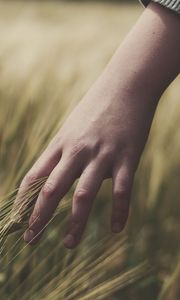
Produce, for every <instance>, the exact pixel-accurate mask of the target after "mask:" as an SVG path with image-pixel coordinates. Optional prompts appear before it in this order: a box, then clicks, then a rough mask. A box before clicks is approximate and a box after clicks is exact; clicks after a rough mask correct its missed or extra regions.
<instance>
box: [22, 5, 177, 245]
mask: <svg viewBox="0 0 180 300" xmlns="http://www.w3.org/2000/svg"><path fill="white" fill-rule="evenodd" d="M179 32H180V16H179V15H178V14H176V13H174V12H172V11H170V10H168V9H166V8H164V7H162V6H160V5H159V4H155V3H150V4H149V6H148V7H147V8H146V9H145V10H144V12H143V14H142V15H141V17H140V18H139V20H138V21H137V23H136V24H135V26H134V27H133V29H132V30H131V32H130V33H129V34H128V36H127V37H126V39H125V40H124V41H123V43H122V44H121V45H120V47H119V48H118V49H117V51H116V53H115V54H114V55H113V57H112V59H111V60H110V62H109V63H108V65H107V66H106V68H105V70H104V71H103V73H102V74H101V75H100V77H99V78H98V79H97V81H96V82H95V83H94V84H93V86H92V87H91V89H90V90H89V91H88V92H87V94H86V95H85V96H84V97H83V99H82V100H81V101H80V102H79V104H78V105H77V106H76V108H75V109H74V110H73V111H72V113H71V114H70V115H69V117H68V118H67V119H66V121H65V123H64V124H63V126H62V127H61V128H60V130H59V131H58V133H57V134H56V136H55V137H54V138H53V140H52V141H51V142H50V144H49V145H48V147H47V148H46V150H45V151H44V152H43V154H42V155H41V156H40V158H39V159H38V160H37V161H36V162H35V164H34V165H33V166H32V168H31V170H30V171H29V172H28V174H26V176H25V178H24V179H23V181H22V183H21V186H20V192H21V191H22V190H23V191H24V190H26V189H27V188H28V186H29V185H30V184H31V183H32V182H33V181H34V180H36V179H38V178H41V177H44V176H48V179H47V181H46V182H45V184H44V186H43V188H42V190H41V191H40V193H39V196H38V198H37V200H36V203H35V207H34V210H33V213H32V215H31V217H30V220H29V228H28V229H27V230H26V232H25V234H24V240H25V241H26V242H30V243H32V244H35V243H36V242H38V240H39V239H40V237H41V235H42V232H41V231H42V229H43V227H44V226H45V225H46V224H47V222H48V221H49V220H50V218H51V217H52V215H53V213H54V211H55V209H56V207H57V205H58V204H59V201H60V200H61V199H62V198H63V197H64V196H65V194H66V193H67V192H68V191H69V189H70V187H71V186H72V184H73V183H74V181H75V180H76V179H77V178H79V181H78V184H77V186H76V189H75V192H74V195H73V199H72V212H71V217H70V220H69V224H68V228H67V232H66V235H65V238H64V245H65V247H67V248H74V247H76V246H77V245H78V243H79V242H80V239H81V237H82V233H83V231H84V229H85V226H86V223H87V220H88V216H89V214H90V211H91V208H92V205H93V201H94V199H95V197H96V194H97V192H98V191H99V189H100V187H101V184H102V182H103V180H104V179H106V178H112V213H111V230H112V232H114V233H118V232H121V231H122V230H123V228H124V226H125V224H126V221H127V218H128V212H129V204H130V199H131V190H132V186H133V180H134V176H135V173H136V170H137V167H138V164H139V160H140V158H141V155H142V152H143V150H144V147H145V144H146V141H147V139H148V135H149V131H150V127H151V123H152V120H153V116H154V113H155V110H156V107H157V105H158V101H159V99H160V97H161V95H162V93H163V92H164V90H165V89H166V88H167V87H168V86H169V84H170V83H171V82H172V81H173V80H174V79H175V78H176V77H177V75H178V74H179V70H180V58H179V53H180V34H179ZM39 232H41V233H40V234H39V235H38V236H37V237H36V238H35V239H33V238H34V236H35V235H37V234H38V233H39ZM32 239H33V241H31V240H32Z"/></svg>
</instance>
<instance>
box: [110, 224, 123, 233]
mask: <svg viewBox="0 0 180 300" xmlns="http://www.w3.org/2000/svg"><path fill="white" fill-rule="evenodd" d="M122 229H123V227H122V225H121V224H120V223H118V222H116V223H114V224H113V225H112V231H113V232H114V233H118V232H121V231H122Z"/></svg>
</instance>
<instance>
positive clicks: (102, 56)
mask: <svg viewBox="0 0 180 300" xmlns="http://www.w3.org/2000/svg"><path fill="white" fill-rule="evenodd" d="M143 9H144V8H143V7H142V6H141V5H140V3H139V2H138V0H137V1H135V0H134V1H108V0H107V1H84V0H83V1H80V0H79V1H68V0H67V1H43V0H41V1H30V0H28V1H15V0H14V1H7V0H6V1H0V182H1V185H0V196H1V198H2V199H1V203H2V205H4V203H5V199H6V197H5V195H7V194H9V193H10V192H12V191H14V190H15V188H17V187H18V185H19V183H20V181H21V179H22V178H23V176H24V175H25V173H26V171H27V170H28V169H29V168H30V166H31V165H32V163H33V162H34V161H35V160H36V158H37V157H38V156H39V155H40V153H41V152H42V151H43V149H44V148H45V147H46V146H47V144H48V142H49V140H50V139H51V137H52V136H53V135H54V133H55V132H56V131H57V128H59V127H60V126H61V124H62V123H63V120H64V119H65V118H66V116H67V115H68V113H69V112H70V111H71V110H72V109H73V107H74V106H75V105H76V103H77V102H78V101H79V100H80V99H81V98H82V96H83V95H84V94H85V93H86V92H87V90H88V88H89V87H90V86H91V85H92V84H93V82H94V81H95V80H96V79H97V77H98V76H99V75H100V73H101V72H102V70H103V68H104V67H105V65H106V63H107V62H108V61H109V59H110V58H111V56H112V55H113V53H114V51H115V50H116V48H117V47H118V46H119V45H120V43H121V42H122V40H123V38H124V37H125V36H126V35H127V33H128V32H129V30H130V29H131V28H132V26H133V24H135V22H136V20H137V19H138V17H139V16H140V15H141V13H142V12H143ZM120 76H123V74H121V75H120ZM179 87H180V78H179V77H178V78H177V79H176V81H174V83H173V84H172V85H171V86H170V87H169V88H168V90H167V91H166V92H165V93H164V95H163V97H162V99H161V100H160V102H159V105H158V108H157V111H156V115H155V118H154V122H153V125H152V128H151V132H150V136H149V139H148V143H147V145H146V147H145V150H144V153H143V156H142V159H141V161H140V165H139V168H138V170H137V173H136V178H135V182H134V188H133V193H132V209H131V216H130V218H129V222H128V225H127V227H126V229H125V232H124V233H123V234H121V235H118V236H114V235H112V234H111V233H110V229H109V224H110V211H111V181H110V180H106V181H105V182H104V184H103V186H102V188H101V190H100V192H99V194H98V197H97V199H96V202H95V206H94V208H93V211H92V214H91V218H90V220H89V224H88V226H87V229H86V232H85V235H84V237H83V240H82V243H81V244H80V246H78V248H77V249H76V250H73V251H68V250H66V249H64V247H63V245H62V237H63V233H64V230H65V225H64V224H66V218H67V216H68V213H69V211H70V206H71V195H72V193H73V189H72V190H71V191H70V193H69V194H68V195H67V197H66V199H64V202H63V204H62V208H61V209H60V213H59V214H58V215H57V216H56V217H55V218H54V220H53V221H52V222H51V224H50V225H49V226H48V229H47V231H46V233H45V235H44V237H43V240H42V242H41V243H40V244H39V245H38V246H37V247H35V248H31V247H25V244H24V243H23V241H22V232H20V233H15V234H13V235H11V236H10V237H9V238H8V240H7V241H6V245H5V248H3V252H2V258H1V260H0V285H1V291H0V297H1V299H2V300H4V299H18V298H19V299H28V300H29V299H42V298H44V299H57V300H59V299H107V300H115V299H117V300H121V299H123V300H130V299H131V300H132V299H133V300H144V299H146V300H152V299H153V300H155V299H158V300H162V299H164V300H179V299H180V289H179V282H180V261H179V258H180V238H179V236H180V234H179V232H180V221H179V218H180V199H179V194H180V184H179V180H180V164H179V153H180V130H179V128H180V101H179V100H180V88H179ZM1 211H3V210H1ZM144 261H148V264H149V265H150V267H151V270H150V271H149V270H148V271H147V273H146V271H143V272H142V270H141V268H140V269H138V268H139V264H141V263H143V262H144ZM136 268H137V270H136ZM141 273H142V274H141Z"/></svg>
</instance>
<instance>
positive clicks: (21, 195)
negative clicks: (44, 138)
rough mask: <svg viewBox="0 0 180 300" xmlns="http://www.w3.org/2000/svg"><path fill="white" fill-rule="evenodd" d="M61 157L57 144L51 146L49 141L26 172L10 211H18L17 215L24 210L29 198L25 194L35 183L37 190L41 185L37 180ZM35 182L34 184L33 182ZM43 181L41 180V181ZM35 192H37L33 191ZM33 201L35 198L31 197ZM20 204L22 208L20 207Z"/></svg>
mask: <svg viewBox="0 0 180 300" xmlns="http://www.w3.org/2000/svg"><path fill="white" fill-rule="evenodd" d="M60 158H61V149H60V148H58V147H57V146H56V147H55V146H53V143H50V144H49V146H48V147H47V148H46V150H45V151H44V152H43V153H42V155H41V156H40V157H39V159H38V160H37V161H36V163H35V164H34V165H33V167H32V168H31V169H30V171H29V172H28V173H27V174H26V176H25V177H24V179H23V180H22V182H21V184H20V187H19V191H18V194H17V196H16V199H15V201H14V205H13V209H12V212H13V214H14V212H18V213H16V214H17V215H19V214H21V212H20V211H25V210H26V206H29V202H31V201H30V199H27V197H28V196H27V194H28V192H29V191H30V190H32V187H33V186H35V185H36V187H35V189H36V190H37V192H38V186H39V188H40V187H41V182H40V181H39V183H38V180H40V179H42V178H44V177H47V176H49V174H50V173H51V172H52V170H53V169H54V167H55V166H56V165H57V163H58V162H59V160H60ZM35 183H36V184H35ZM42 183H43V181H42ZM35 194H37V193H35ZM33 201H35V199H33ZM21 206H22V209H21ZM18 217H19V216H18Z"/></svg>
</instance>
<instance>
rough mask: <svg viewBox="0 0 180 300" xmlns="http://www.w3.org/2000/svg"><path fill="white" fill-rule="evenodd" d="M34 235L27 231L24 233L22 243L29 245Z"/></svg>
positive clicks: (31, 231) (32, 232) (29, 230)
mask: <svg viewBox="0 0 180 300" xmlns="http://www.w3.org/2000/svg"><path fill="white" fill-rule="evenodd" d="M34 236H35V234H34V231H33V230H31V229H27V230H26V231H25V233H24V241H25V242H26V243H29V242H30V241H32V239H33V238H34Z"/></svg>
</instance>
